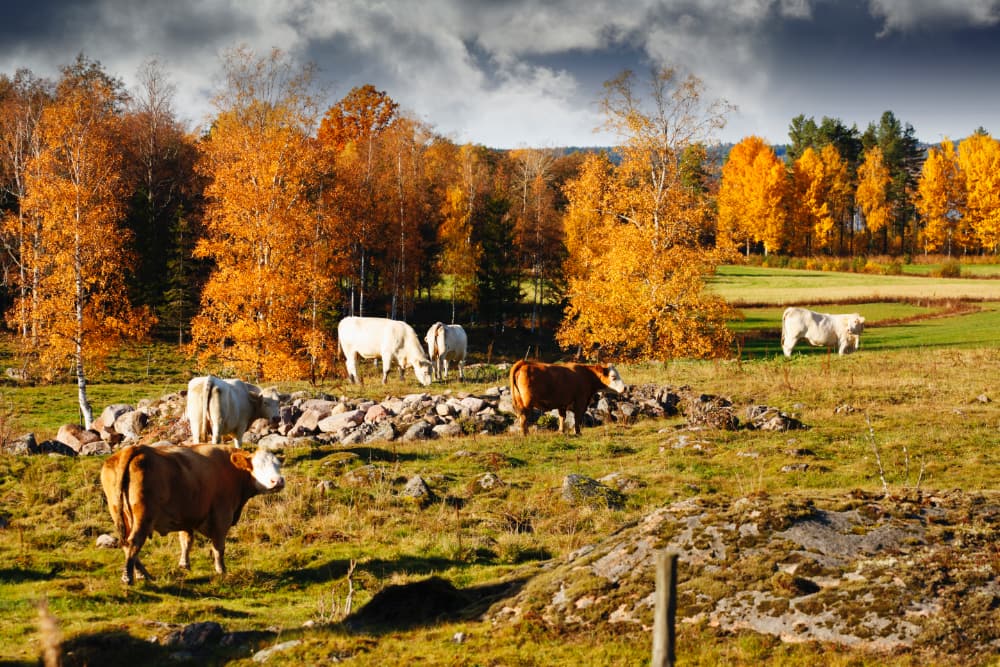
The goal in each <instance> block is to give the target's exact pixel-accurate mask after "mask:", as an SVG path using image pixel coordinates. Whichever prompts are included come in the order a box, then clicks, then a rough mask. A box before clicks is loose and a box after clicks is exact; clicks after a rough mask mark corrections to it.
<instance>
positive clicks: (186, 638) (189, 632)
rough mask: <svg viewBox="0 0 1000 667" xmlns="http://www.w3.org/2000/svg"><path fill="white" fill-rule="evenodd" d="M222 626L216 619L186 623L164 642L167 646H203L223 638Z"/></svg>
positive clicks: (192, 647)
mask: <svg viewBox="0 0 1000 667" xmlns="http://www.w3.org/2000/svg"><path fill="white" fill-rule="evenodd" d="M222 635H223V630H222V626H221V625H219V624H218V623H216V622H215V621H204V622H201V623H191V624H190V625H185V626H184V627H183V628H181V629H180V630H175V631H174V632H171V633H170V634H168V635H167V636H166V637H165V638H164V640H163V644H164V645H165V646H182V647H184V648H189V649H194V648H201V647H203V646H206V645H208V644H217V643H218V642H219V640H220V639H221V638H222Z"/></svg>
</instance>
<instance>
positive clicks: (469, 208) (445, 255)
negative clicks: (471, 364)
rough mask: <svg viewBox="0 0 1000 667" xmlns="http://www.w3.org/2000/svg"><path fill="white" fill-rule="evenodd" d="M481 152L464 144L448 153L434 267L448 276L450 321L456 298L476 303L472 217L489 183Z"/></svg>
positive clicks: (478, 257)
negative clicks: (436, 259) (439, 253)
mask: <svg viewBox="0 0 1000 667" xmlns="http://www.w3.org/2000/svg"><path fill="white" fill-rule="evenodd" d="M485 153H486V149H485V148H483V147H482V146H474V145H472V144H465V145H463V146H461V147H459V148H458V149H457V151H456V152H455V154H453V155H451V156H450V162H451V164H450V166H451V169H449V170H448V172H450V177H449V178H448V183H449V184H448V186H447V193H446V198H445V200H444V202H442V211H441V213H442V220H441V227H440V229H439V231H438V234H439V241H440V244H441V257H440V261H439V263H438V267H439V272H440V274H441V275H445V274H448V275H450V276H451V294H450V297H451V319H452V323H454V321H455V311H456V302H457V300H458V299H459V298H462V299H464V300H465V301H467V302H468V303H469V304H470V306H471V305H475V304H477V303H478V295H477V293H476V272H477V271H478V269H479V265H480V262H481V261H482V257H483V244H482V239H480V238H479V237H478V236H476V235H475V234H474V230H473V217H474V215H475V214H476V211H477V210H479V209H480V208H482V202H483V201H485V198H486V191H487V188H488V185H489V182H488V179H487V177H488V171H487V165H486V155H485ZM442 171H443V170H442Z"/></svg>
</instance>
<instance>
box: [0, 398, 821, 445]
mask: <svg viewBox="0 0 1000 667" xmlns="http://www.w3.org/2000/svg"><path fill="white" fill-rule="evenodd" d="M184 408H185V396H184V392H181V393H173V394H168V395H166V396H162V397H160V398H158V399H149V400H142V401H139V403H138V404H137V405H136V406H132V405H127V404H118V403H116V404H113V405H109V406H107V407H106V408H105V409H104V411H103V412H102V413H101V415H100V417H98V418H97V419H96V420H94V423H93V424H92V425H91V428H89V429H84V428H83V427H81V426H79V425H75V424H68V425H65V426H63V427H62V428H61V429H60V430H59V433H58V434H57V435H56V437H55V438H54V439H53V440H48V441H44V442H41V443H39V442H36V440H35V436H34V434H31V433H29V434H27V435H24V436H22V437H20V438H17V439H15V440H13V441H12V442H9V443H7V445H6V447H5V448H4V449H5V451H6V452H8V453H12V454H63V455H68V456H75V455H82V456H87V455H104V454H110V453H111V452H112V451H114V450H115V449H117V448H120V447H123V446H125V445H130V444H137V443H142V444H168V443H169V444H179V443H183V442H190V439H191V432H190V428H189V426H188V423H187V419H186V418H185V416H184ZM551 414H553V415H554V414H555V411H552V412H551ZM678 414H683V415H684V416H685V417H686V418H687V420H688V426H689V427H692V428H704V427H711V428H717V429H735V428H740V427H741V422H740V420H739V418H738V417H737V416H736V412H735V408H734V407H733V405H732V403H731V402H730V401H728V400H727V399H724V398H721V397H714V396H707V395H703V394H697V393H695V392H692V391H691V390H690V388H688V387H682V388H680V389H676V390H675V389H672V388H670V387H663V386H659V385H651V384H648V385H638V386H632V387H628V388H627V389H626V391H625V392H623V393H622V394H613V393H610V392H609V393H603V392H601V393H598V394H597V395H596V396H595V397H594V400H593V401H592V402H591V405H590V407H589V409H588V410H587V413H586V415H585V424H584V425H585V426H591V427H592V426H599V425H602V424H610V423H621V424H630V423H633V422H635V421H636V420H638V419H640V418H652V419H661V418H664V417H671V416H675V415H678ZM513 421H514V416H513V402H512V399H511V394H510V389H509V388H508V387H505V386H492V387H489V388H487V389H485V390H484V391H483V392H482V393H480V394H468V393H451V392H446V393H443V394H430V393H427V392H421V393H414V394H407V395H405V396H400V397H395V396H390V397H388V398H386V399H384V400H382V401H374V400H369V399H361V398H351V397H347V396H339V397H335V396H330V395H326V394H322V395H318V396H317V395H314V394H310V393H308V392H296V393H293V394H283V395H282V396H281V408H280V418H279V423H278V426H277V427H276V428H271V426H270V425H269V424H268V423H267V422H266V421H265V420H258V421H257V422H255V423H254V424H253V425H252V426H251V429H250V431H249V432H248V433H247V434H246V435H245V436H244V441H245V442H246V443H247V444H250V445H254V444H257V445H260V446H263V447H266V448H268V449H283V448H285V447H287V446H289V445H292V444H300V443H303V442H306V441H308V442H312V443H319V444H339V445H342V446H351V445H360V444H369V443H373V442H386V441H401V442H407V441H412V440H427V439H431V438H447V437H455V436H462V435H474V434H475V435H495V434H500V433H507V432H509V431H510V430H511V428H512V424H513ZM567 421H569V424H568V426H571V425H572V414H570V415H568V420H567ZM555 426H556V420H554V419H544V420H541V421H540V422H539V426H538V428H540V429H541V428H555ZM743 426H744V427H746V428H760V429H770V430H786V429H792V428H802V424H801V422H798V421H797V420H795V419H794V418H792V417H789V416H788V415H786V414H785V413H783V412H780V411H778V410H776V409H774V408H769V407H767V406H751V407H750V408H749V409H748V411H747V416H746V419H745V421H744V422H743Z"/></svg>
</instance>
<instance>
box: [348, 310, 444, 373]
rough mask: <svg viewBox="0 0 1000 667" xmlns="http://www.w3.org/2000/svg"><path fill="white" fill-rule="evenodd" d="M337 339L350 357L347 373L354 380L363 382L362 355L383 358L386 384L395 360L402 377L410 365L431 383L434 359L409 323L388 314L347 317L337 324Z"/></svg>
mask: <svg viewBox="0 0 1000 667" xmlns="http://www.w3.org/2000/svg"><path fill="white" fill-rule="evenodd" d="M337 340H338V342H339V343H340V349H341V350H343V351H344V357H345V358H346V360H347V376H348V377H349V378H350V379H351V382H355V383H358V384H361V377H360V375H359V374H358V357H362V358H364V359H375V358H376V357H381V359H382V384H385V382H386V379H388V377H389V368H390V366H391V365H392V362H393V361H395V362H396V365H397V366H399V378H400V379H403V373H404V372H405V369H406V367H407V366H412V367H413V372H414V373H416V375H417V380H418V381H419V382H420V384H422V385H424V386H427V385H429V384H430V383H431V360H430V359H428V358H427V353H426V352H424V348H423V347H422V346H421V345H420V339H419V338H417V332H416V331H414V330H413V327H411V326H410V325H409V324H407V323H406V322H400V321H398V320H390V319H387V318H385V317H353V316H351V317H345V318H344V319H342V320H340V324H338V325H337Z"/></svg>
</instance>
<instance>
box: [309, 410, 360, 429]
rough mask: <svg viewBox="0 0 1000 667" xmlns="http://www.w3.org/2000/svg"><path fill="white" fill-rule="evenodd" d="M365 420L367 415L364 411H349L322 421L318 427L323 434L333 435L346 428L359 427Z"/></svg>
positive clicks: (335, 414)
mask: <svg viewBox="0 0 1000 667" xmlns="http://www.w3.org/2000/svg"><path fill="white" fill-rule="evenodd" d="M364 420H365V413H364V411H362V410H348V411H347V412H340V413H334V414H331V415H330V416H329V417H326V418H325V419H321V420H320V422H319V424H318V426H319V430H320V431H322V432H323V433H333V432H335V431H338V430H340V429H341V428H344V427H345V426H357V425H358V424H360V423H361V422H363V421H364Z"/></svg>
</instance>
